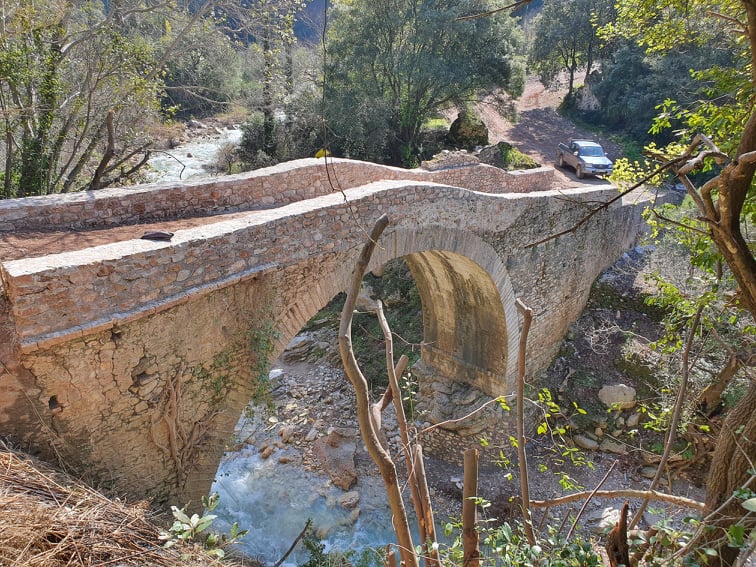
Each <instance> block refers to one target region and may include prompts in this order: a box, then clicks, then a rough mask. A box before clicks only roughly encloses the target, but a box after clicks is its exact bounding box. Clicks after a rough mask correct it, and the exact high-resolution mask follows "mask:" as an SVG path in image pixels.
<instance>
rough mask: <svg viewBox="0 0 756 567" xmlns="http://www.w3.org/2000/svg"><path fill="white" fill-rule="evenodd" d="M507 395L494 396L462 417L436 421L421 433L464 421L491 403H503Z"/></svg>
mask: <svg viewBox="0 0 756 567" xmlns="http://www.w3.org/2000/svg"><path fill="white" fill-rule="evenodd" d="M506 397H507V396H499V397H498V398H494V399H493V400H488V401H487V402H486V403H484V404H483V405H482V406H480V407H479V408H476V409H474V410H473V411H471V412H470V413H468V414H467V415H463V416H462V417H458V418H456V419H447V420H446V421H442V422H440V423H435V424H433V425H431V426H430V427H426V428H425V429H421V430H420V434H423V433H428V432H429V431H433V430H434V429H436V428H437V427H443V426H444V425H449V424H450V423H459V422H460V421H464V420H466V419H468V418H470V417H472V416H474V415H475V414H476V413H478V412H481V411H483V410H484V409H486V408H487V407H488V406H490V405H491V404H498V403H501V401H502V400H504V399H506Z"/></svg>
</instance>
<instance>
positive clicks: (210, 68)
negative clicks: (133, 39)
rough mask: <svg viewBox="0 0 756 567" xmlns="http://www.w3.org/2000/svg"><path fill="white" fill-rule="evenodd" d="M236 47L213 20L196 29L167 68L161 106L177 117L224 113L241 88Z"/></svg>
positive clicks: (188, 35) (189, 34)
mask: <svg viewBox="0 0 756 567" xmlns="http://www.w3.org/2000/svg"><path fill="white" fill-rule="evenodd" d="M240 59H241V58H240V55H239V48H238V46H236V45H234V42H233V40H232V39H231V38H230V37H229V36H228V35H227V34H225V33H224V32H223V30H222V29H221V28H219V27H218V26H217V25H216V23H215V22H214V21H212V20H206V21H204V22H202V23H201V24H200V25H198V26H195V28H194V29H193V30H191V31H190V33H188V34H187V37H186V45H185V47H183V48H182V49H181V50H180V51H179V52H177V53H176V54H175V56H173V57H171V59H170V61H169V62H168V65H167V67H166V76H165V97H164V98H163V106H164V107H168V110H169V111H173V109H175V110H176V114H177V115H178V116H179V117H182V118H184V117H186V118H190V117H193V116H194V117H199V116H203V115H207V114H209V113H212V112H218V111H222V110H224V109H225V108H226V107H227V106H228V105H229V103H231V102H233V101H235V100H237V99H238V98H239V96H240V92H241V87H242V78H241V74H242V67H241V61H240Z"/></svg>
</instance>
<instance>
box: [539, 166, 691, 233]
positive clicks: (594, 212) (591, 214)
mask: <svg viewBox="0 0 756 567" xmlns="http://www.w3.org/2000/svg"><path fill="white" fill-rule="evenodd" d="M683 159H684V158H674V159H671V160H669V161H667V162H665V163H663V164H662V165H660V166H659V167H657V168H656V170H654V171H653V172H652V173H649V174H648V175H646V176H645V177H644V178H643V179H641V180H640V181H638V182H637V183H635V184H633V185H631V186H630V187H629V188H628V189H625V190H624V191H621V192H620V193H619V194H618V195H617V196H615V197H612V198H611V199H609V200H608V201H604V202H603V203H601V205H599V206H598V207H595V208H593V209H591V211H590V212H589V213H588V214H587V215H585V216H584V217H583V218H581V219H580V220H579V221H578V222H577V223H575V224H574V225H573V226H572V227H571V228H568V229H566V230H563V231H561V232H558V233H556V234H552V235H551V236H547V237H546V238H542V239H541V240H539V241H537V242H533V243H531V244H528V245H527V246H525V248H533V247H534V246H538V245H539V244H544V243H545V242H548V241H550V240H554V239H556V238H559V237H560V236H564V235H565V234H570V233H571V232H575V231H576V230H577V229H578V228H580V227H581V226H583V225H584V224H585V223H587V222H588V221H589V220H590V219H591V218H592V217H594V216H595V215H597V214H598V213H600V212H601V211H603V210H605V209H608V208H609V207H610V206H611V205H612V204H613V203H615V202H617V201H619V200H620V199H622V198H623V197H624V196H625V195H628V194H629V193H632V192H633V191H635V190H636V189H638V188H639V187H641V186H642V185H643V184H644V183H646V182H647V181H649V180H650V179H653V178H654V177H655V176H656V175H659V174H660V173H662V172H663V171H665V170H667V169H669V168H671V167H673V166H674V165H675V164H677V163H679V162H680V161H682V160H683Z"/></svg>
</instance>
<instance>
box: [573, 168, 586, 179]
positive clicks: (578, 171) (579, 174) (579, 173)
mask: <svg viewBox="0 0 756 567" xmlns="http://www.w3.org/2000/svg"><path fill="white" fill-rule="evenodd" d="M575 173H576V174H577V178H578V179H583V178H584V177H585V172H584V171H583V167H582V166H580V165H579V166H577V167H576V168H575Z"/></svg>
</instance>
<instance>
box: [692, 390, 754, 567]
mask: <svg viewBox="0 0 756 567" xmlns="http://www.w3.org/2000/svg"><path fill="white" fill-rule="evenodd" d="M754 462H756V384H754V383H753V382H751V384H750V386H749V388H748V391H747V392H746V394H745V396H743V398H742V399H741V400H740V402H739V403H738V405H737V406H735V408H734V409H733V410H731V411H730V413H729V414H728V415H727V418H726V419H725V421H724V423H723V424H722V431H721V433H720V434H719V440H718V442H717V446H716V449H715V450H714V455H713V457H712V462H711V468H710V469H709V479H708V482H707V484H706V515H707V516H708V515H712V516H713V517H712V519H711V523H710V525H712V526H715V527H716V529H713V530H703V532H702V533H701V535H700V536H699V538H698V541H697V542H696V545H695V547H696V548H699V549H700V548H712V549H715V550H716V551H717V556H716V557H710V558H708V563H707V564H706V565H707V567H730V566H732V565H734V564H735V561H736V560H737V557H738V555H739V554H740V549H738V548H736V547H729V546H728V545H727V538H726V533H727V530H728V528H729V527H730V526H732V525H734V524H742V525H744V527H745V528H746V534H748V533H749V531H750V530H751V529H753V528H754V527H756V518H753V517H745V518H744V510H743V507H742V506H741V505H740V500H739V499H737V498H731V496H732V494H733V492H734V491H735V490H736V489H738V488H741V487H743V486H744V485H745V484H746V483H747V482H748V480H749V477H751V476H752V475H751V472H750V471H751V470H752V469H753V463H754Z"/></svg>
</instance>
